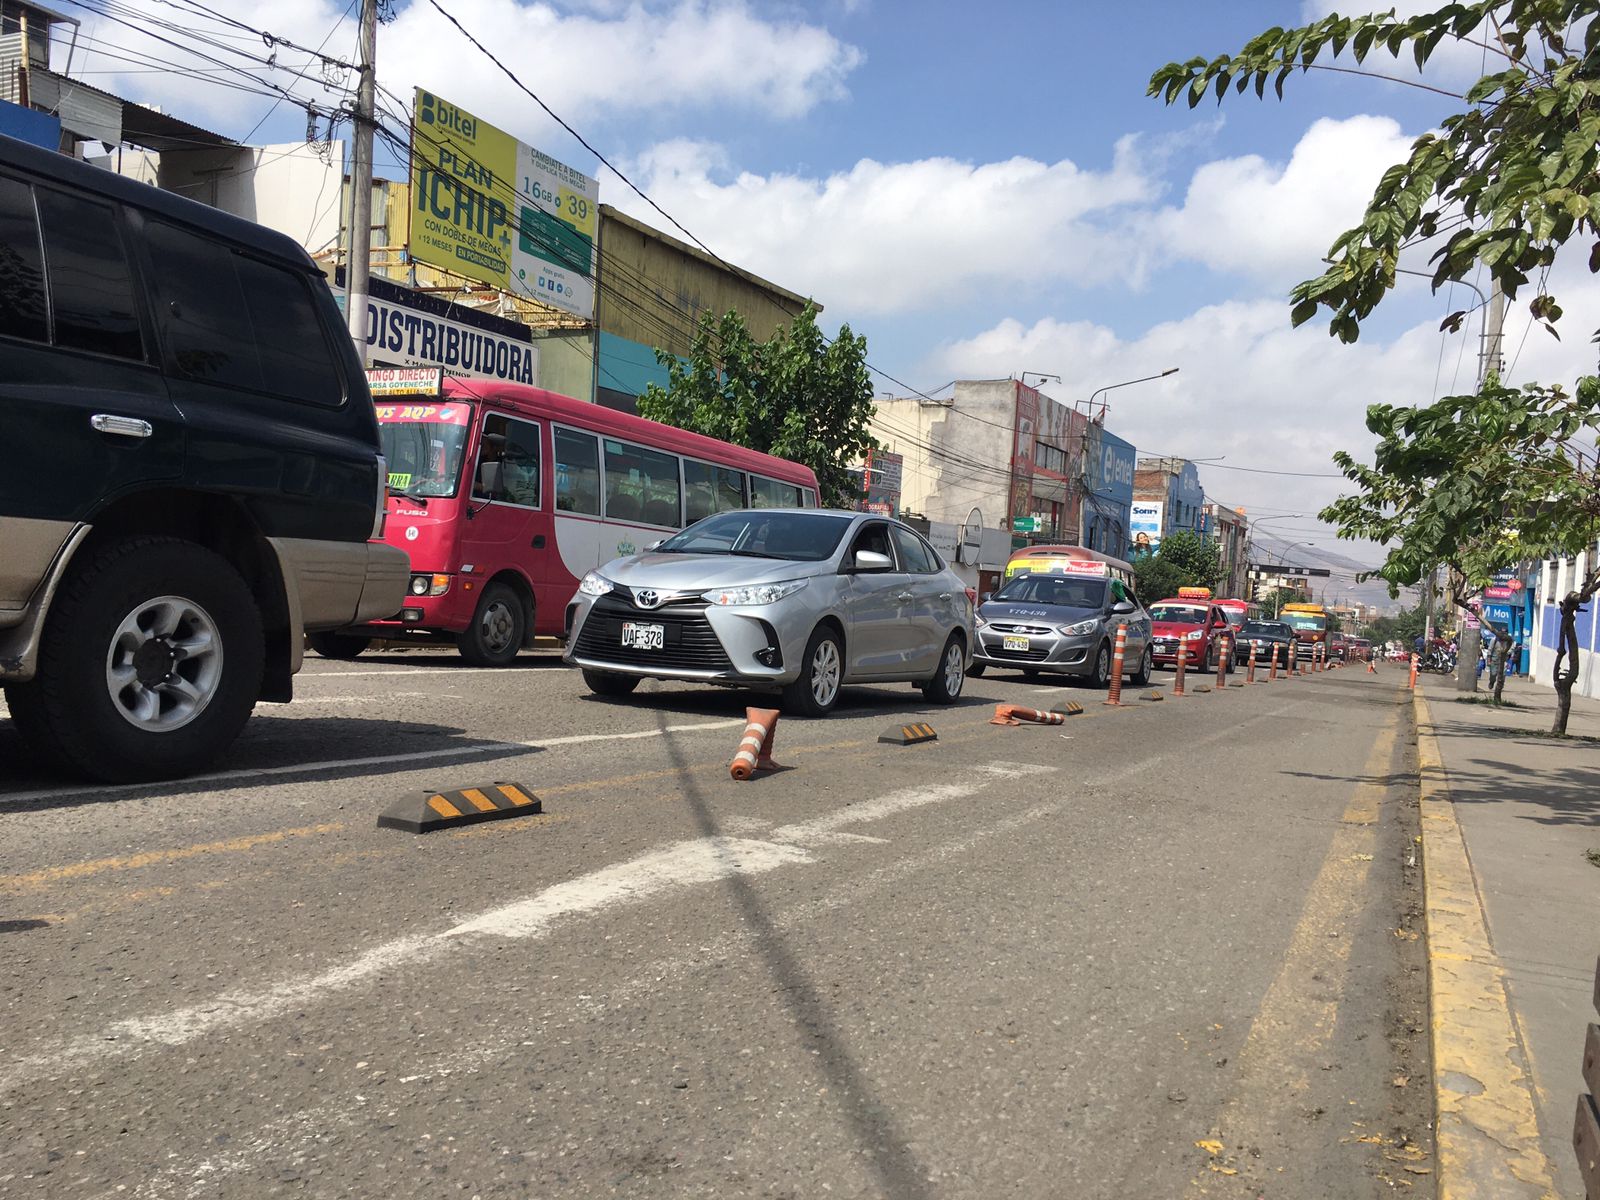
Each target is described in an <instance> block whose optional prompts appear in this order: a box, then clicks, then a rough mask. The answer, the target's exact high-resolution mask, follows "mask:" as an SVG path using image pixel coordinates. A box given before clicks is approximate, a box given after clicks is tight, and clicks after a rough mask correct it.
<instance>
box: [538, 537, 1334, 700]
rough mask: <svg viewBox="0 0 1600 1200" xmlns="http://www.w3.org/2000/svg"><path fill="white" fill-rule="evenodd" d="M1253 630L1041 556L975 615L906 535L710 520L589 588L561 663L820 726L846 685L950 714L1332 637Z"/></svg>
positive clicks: (933, 555)
mask: <svg viewBox="0 0 1600 1200" xmlns="http://www.w3.org/2000/svg"><path fill="white" fill-rule="evenodd" d="M1300 607H1301V608H1302V610H1304V611H1301V612H1299V613H1296V614H1289V613H1288V612H1287V611H1286V613H1285V616H1286V617H1288V618H1289V619H1286V620H1265V619H1262V618H1261V617H1260V615H1259V614H1258V613H1257V612H1256V611H1255V610H1254V608H1253V606H1251V605H1250V604H1248V603H1247V602H1245V601H1243V600H1230V599H1214V598H1213V597H1212V595H1211V592H1210V591H1209V590H1208V589H1205V588H1182V589H1180V590H1179V594H1178V595H1177V596H1175V597H1172V598H1170V599H1166V600H1162V601H1160V602H1158V603H1155V604H1151V605H1149V606H1148V607H1146V606H1145V605H1143V604H1142V603H1141V602H1140V600H1139V598H1138V596H1137V595H1136V594H1135V592H1134V577H1133V570H1132V567H1131V566H1130V565H1129V564H1128V563H1126V562H1124V561H1122V560H1120V559H1116V558H1112V557H1111V556H1109V555H1106V554H1101V553H1098V552H1096V551H1093V550H1089V549H1086V548H1084V547H1081V546H1040V547H1032V548H1029V549H1026V550H1023V551H1020V552H1019V553H1017V554H1016V555H1014V556H1013V557H1012V559H1011V561H1010V562H1009V563H1008V564H1007V567H1006V573H1005V578H1004V581H1003V583H1002V585H1001V586H1000V587H999V588H998V589H997V590H996V591H995V592H994V593H992V594H990V595H987V596H985V597H983V598H982V600H981V602H979V601H978V598H977V597H976V595H975V593H974V592H973V590H972V589H971V588H969V587H967V586H965V584H964V583H963V582H962V580H961V578H960V577H959V576H958V575H957V574H956V573H955V571H954V570H952V569H951V568H950V566H949V565H948V564H946V563H945V562H944V561H943V559H942V558H941V557H940V556H939V554H938V552H937V551H936V550H934V548H933V547H932V546H931V545H929V544H928V542H927V541H926V540H925V539H924V538H923V537H922V536H921V535H920V534H918V533H917V532H916V531H915V530H913V529H911V528H910V527H908V526H906V525H904V524H902V523H901V522H899V521H896V520H892V519H890V518H886V517H881V516H876V515H873V514H864V513H849V512H841V511H835V510H828V509H814V508H802V509H761V510H737V511H733V512H727V513H720V514H717V515H715V516H713V517H710V518H708V519H705V520H702V521H700V522H698V523H696V524H693V525H691V526H689V527H688V528H686V529H684V530H683V531H682V532H681V533H678V534H675V535H673V536H671V537H668V538H665V539H663V540H661V541H659V542H656V543H654V544H652V545H651V546H649V547H648V548H646V550H645V551H644V552H643V553H639V554H633V555H629V556H625V557H621V558H618V559H615V560H613V561H612V562H609V563H606V564H604V565H602V566H601V567H599V568H597V569H596V570H594V571H591V572H589V573H588V574H587V575H586V576H585V577H584V578H583V580H582V581H581V583H580V584H579V587H578V592H577V596H576V597H575V598H574V600H573V601H572V603H571V605H570V606H569V610H568V613H567V619H566V625H567V629H568V634H567V638H566V659H567V661H568V662H570V663H572V664H573V665H575V666H577V667H579V668H580V669H581V670H582V671H583V676H584V679H585V682H586V683H587V684H588V686H589V688H590V690H591V691H593V692H595V693H597V694H600V695H606V696H622V695H626V694H628V693H630V692H632V691H633V689H634V688H635V687H636V686H637V685H638V683H639V682H640V680H642V679H647V678H656V679H670V680H683V681H692V682H702V683H715V684H724V685H733V686H740V687H748V688H753V689H763V690H772V691H778V692H780V693H781V696H782V703H783V707H784V709H785V710H786V711H789V712H792V713H798V714H801V715H806V716H823V715H826V714H827V713H828V712H829V711H830V710H831V709H832V708H833V707H834V705H835V704H836V703H837V702H838V700H839V696H840V691H841V689H842V688H843V686H844V685H846V684H852V683H892V682H910V683H913V684H915V685H917V686H918V687H920V688H921V689H922V691H923V693H924V695H925V696H926V697H927V698H928V699H929V700H932V701H934V702H936V703H946V704H948V703H953V702H954V701H955V700H957V699H958V698H959V697H960V695H961V692H962V687H963V680H964V678H965V677H966V676H977V675H982V674H984V673H985V672H986V671H989V670H1002V669H1003V670H1015V671H1021V672H1022V673H1023V674H1024V675H1025V676H1028V677H1036V676H1040V675H1045V674H1050V675H1058V676H1068V677H1076V678H1079V679H1082V680H1084V681H1086V682H1087V683H1088V684H1089V685H1090V686H1093V687H1100V688H1103V687H1105V686H1107V685H1108V684H1109V682H1110V679H1111V676H1112V674H1113V673H1114V672H1115V671H1116V670H1117V657H1116V655H1117V651H1118V648H1119V646H1118V643H1119V641H1120V642H1121V646H1120V649H1121V652H1122V659H1121V669H1122V673H1123V674H1124V675H1125V676H1126V677H1127V678H1129V679H1130V680H1131V681H1132V682H1133V683H1134V684H1135V685H1136V686H1143V685H1145V684H1148V683H1149V682H1150V679H1151V676H1152V674H1153V673H1154V671H1155V669H1156V668H1157V667H1158V666H1161V667H1175V666H1176V665H1177V663H1178V660H1179V657H1180V654H1181V655H1182V656H1183V658H1184V661H1185V663H1186V664H1188V665H1190V666H1192V667H1193V669H1195V670H1206V671H1213V672H1214V671H1216V670H1218V669H1219V668H1220V669H1224V670H1231V669H1232V667H1233V666H1234V665H1235V663H1241V664H1242V663H1246V662H1248V661H1249V660H1250V658H1251V656H1252V654H1253V655H1254V656H1255V658H1256V661H1257V662H1258V663H1259V664H1261V665H1266V664H1270V663H1273V662H1276V663H1278V664H1279V665H1280V666H1287V665H1288V664H1289V663H1290V662H1291V661H1293V660H1294V659H1295V658H1297V657H1308V656H1309V654H1310V652H1311V647H1312V646H1314V645H1315V644H1316V643H1317V642H1319V641H1322V640H1325V639H1326V637H1327V631H1326V618H1325V616H1324V615H1321V614H1320V613H1313V612H1311V611H1309V608H1310V606H1300Z"/></svg>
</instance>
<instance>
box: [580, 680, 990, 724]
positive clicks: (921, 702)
mask: <svg viewBox="0 0 1600 1200" xmlns="http://www.w3.org/2000/svg"><path fill="white" fill-rule="evenodd" d="M579 699H580V701H581V702H583V703H585V704H604V705H607V706H610V707H615V708H623V709H638V710H640V711H642V712H656V713H670V714H673V715H676V716H713V717H742V716H743V715H744V710H745V709H746V708H777V707H778V696H777V694H776V693H774V692H758V691H746V690H744V689H742V688H696V689H693V690H690V689H687V688H686V689H684V690H681V691H680V690H677V689H674V690H671V691H668V690H660V691H656V690H651V691H640V692H634V693H633V694H631V695H628V696H616V697H609V696H596V695H593V694H592V693H585V694H583V695H581V696H580V697H579ZM993 703H994V701H993V700H982V699H979V698H977V697H975V696H966V695H963V696H962V697H961V699H959V700H957V701H956V702H955V703H954V704H932V703H930V702H929V701H927V700H925V699H923V697H922V693H921V692H918V691H912V690H911V685H910V684H884V685H882V686H880V687H846V688H844V689H842V690H841V691H840V693H839V702H838V704H837V706H836V707H835V708H834V710H833V712H832V713H830V714H829V716H828V717H825V718H823V720H828V719H830V718H839V717H843V718H849V717H870V716H877V715H880V714H888V715H896V716H897V715H900V714H902V713H928V712H938V711H942V710H949V709H961V708H977V707H981V706H982V705H985V704H993ZM790 719H793V720H800V719H802V718H790Z"/></svg>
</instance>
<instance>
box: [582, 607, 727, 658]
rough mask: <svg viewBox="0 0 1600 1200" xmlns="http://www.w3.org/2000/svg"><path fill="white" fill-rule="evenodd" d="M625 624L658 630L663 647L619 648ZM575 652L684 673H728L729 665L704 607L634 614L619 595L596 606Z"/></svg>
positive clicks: (634, 609)
mask: <svg viewBox="0 0 1600 1200" xmlns="http://www.w3.org/2000/svg"><path fill="white" fill-rule="evenodd" d="M624 621H634V622H637V623H639V624H644V625H660V626H661V627H662V630H663V633H662V638H663V641H664V642H665V644H664V645H663V646H662V648H661V649H659V650H640V649H638V648H636V647H633V646H624V645H623V644H622V625H623V622H624ZM573 652H574V654H576V655H577V656H578V657H580V658H586V659H590V660H591V661H597V662H608V663H616V664H618V665H619V666H628V667H664V668H667V669H678V670H687V671H732V670H733V662H732V661H731V660H730V659H729V658H728V652H727V651H726V650H724V649H723V648H722V641H721V639H719V638H718V637H717V633H716V630H714V629H712V628H711V622H710V621H708V620H706V605H705V604H703V603H701V604H694V605H690V604H669V605H666V606H664V607H662V608H658V609H641V608H635V607H634V606H633V605H632V604H630V603H629V602H628V600H627V599H626V598H625V597H622V596H619V595H617V594H612V595H610V596H602V597H601V598H600V599H598V600H596V601H595V602H594V606H593V607H592V608H591V609H590V610H589V616H588V617H587V618H586V619H585V620H584V622H583V629H582V630H581V631H580V632H579V633H578V641H577V644H576V645H575V646H574V647H573Z"/></svg>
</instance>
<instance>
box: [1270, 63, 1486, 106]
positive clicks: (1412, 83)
mask: <svg viewBox="0 0 1600 1200" xmlns="http://www.w3.org/2000/svg"><path fill="white" fill-rule="evenodd" d="M1290 65H1291V66H1295V67H1300V68H1301V69H1302V70H1306V71H1332V72H1334V73H1335V74H1337V75H1360V76H1361V77H1362V78H1363V79H1386V80H1388V81H1389V82H1390V83H1398V84H1401V85H1402V86H1404V87H1413V88H1419V89H1420V90H1422V91H1424V92H1432V93H1433V94H1434V95H1436V96H1448V97H1449V98H1450V99H1452V100H1465V99H1466V98H1467V97H1466V94H1465V93H1463V92H1450V91H1446V90H1445V89H1444V88H1438V87H1434V86H1433V85H1432V84H1431V83H1419V82H1418V81H1417V80H1415V79H1400V78H1397V77H1396V76H1394V75H1384V74H1381V73H1380V72H1378V71H1358V70H1356V69H1355V68H1354V67H1331V66H1327V65H1325V64H1323V63H1305V64H1301V63H1292V64H1290Z"/></svg>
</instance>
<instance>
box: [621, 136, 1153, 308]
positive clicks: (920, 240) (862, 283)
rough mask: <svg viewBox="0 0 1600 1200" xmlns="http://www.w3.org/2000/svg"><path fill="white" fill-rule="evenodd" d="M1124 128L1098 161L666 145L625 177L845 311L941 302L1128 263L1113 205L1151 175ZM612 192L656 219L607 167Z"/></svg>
mask: <svg viewBox="0 0 1600 1200" xmlns="http://www.w3.org/2000/svg"><path fill="white" fill-rule="evenodd" d="M1134 151H1135V142H1134V139H1132V138H1124V139H1123V140H1122V141H1120V142H1119V143H1118V145H1117V150H1116V154H1115V158H1114V162H1113V164H1112V166H1111V167H1110V169H1108V170H1105V171H1093V170H1084V169H1082V168H1080V167H1079V166H1077V165H1076V164H1075V163H1072V162H1070V161H1068V160H1065V159H1063V160H1062V161H1060V162H1055V163H1044V162H1039V161H1037V160H1035V159H1030V158H1021V157H1018V158H1012V159H1007V160H1005V161H1003V162H993V163H970V162H962V161H958V160H956V159H951V158H928V159H921V160H917V161H914V162H903V163H883V162H877V161H875V160H873V159H862V160H860V161H859V162H857V163H856V164H855V165H854V166H852V167H851V168H850V169H849V170H845V171H839V172H836V173H834V174H831V175H828V176H826V177H807V176H802V175H796V174H781V173H775V174H771V175H757V174H753V173H750V172H743V173H738V174H732V173H730V172H728V171H727V170H726V167H727V163H726V158H725V156H724V154H723V153H722V151H721V150H720V149H719V148H717V147H715V146H708V145H705V144H702V143H694V142H673V143H669V144H666V145H662V146H658V147H656V148H655V149H654V150H652V151H650V152H649V153H648V154H646V155H644V156H642V157H641V158H640V160H639V161H638V162H637V163H636V164H633V168H634V174H633V178H634V179H635V181H636V182H638V183H639V184H640V186H641V187H643V188H644V190H645V191H646V192H648V193H649V194H650V195H651V196H652V197H653V198H654V199H655V200H656V201H657V202H658V203H660V204H661V205H662V207H663V208H665V209H666V210H667V211H668V212H672V213H675V214H679V213H682V214H691V216H686V217H684V218H683V219H684V220H685V221H686V223H688V224H689V225H690V227H691V228H692V229H695V230H696V231H697V232H698V231H701V230H704V231H706V232H705V233H703V234H702V236H704V237H706V238H707V239H708V242H709V244H710V245H711V247H712V249H714V250H715V251H716V252H717V253H718V254H719V255H721V256H722V257H723V258H726V259H727V260H728V261H730V262H734V263H738V264H739V265H740V266H743V267H746V268H748V269H750V270H752V271H755V272H758V273H759V274H762V275H764V276H766V277H768V278H770V279H773V280H774V281H777V282H780V283H782V284H783V285H784V286H786V287H790V288H792V289H794V290H796V291H799V292H803V293H810V294H814V295H816V296H817V297H818V298H819V299H821V300H823V301H824V303H826V304H827V305H828V306H829V307H830V309H832V310H834V311H842V312H844V313H847V314H851V315H852V316H853V315H854V314H858V313H888V312H899V311H908V310H919V309H922V310H925V309H930V308H936V307H946V306H948V305H949V304H950V303H951V301H952V299H954V298H960V297H964V296H965V295H966V294H967V293H968V290H969V289H971V288H974V287H987V288H996V287H1004V288H1005V289H1007V290H1014V289H1016V288H1018V287H1028V286H1030V285H1035V284H1041V283H1047V282H1055V281H1059V280H1063V279H1066V280H1071V281H1073V282H1075V283H1079V284H1090V283H1104V282H1108V281H1111V280H1115V279H1121V278H1124V277H1125V276H1126V275H1127V273H1128V269H1129V268H1128V265H1127V260H1126V258H1125V257H1124V255H1123V253H1122V251H1123V248H1124V247H1125V246H1126V244H1127V239H1126V238H1125V236H1124V233H1123V231H1121V230H1119V229H1118V228H1117V225H1118V222H1119V221H1120V220H1121V217H1120V215H1119V214H1123V213H1125V212H1127V211H1129V210H1130V209H1131V208H1133V207H1134V206H1140V205H1144V204H1147V203H1148V202H1149V201H1151V200H1152V199H1153V198H1154V196H1155V190H1156V185H1155V184H1154V182H1153V181H1152V180H1151V179H1150V178H1148V177H1147V175H1146V174H1145V172H1144V171H1143V170H1142V168H1141V166H1140V163H1139V161H1138V159H1137V156H1136V154H1135V152H1134ZM601 186H602V189H603V190H606V191H608V192H609V196H610V198H611V201H612V202H613V203H615V204H617V205H618V206H619V207H623V208H627V209H629V210H630V211H633V212H634V213H635V214H636V215H638V216H639V217H640V218H641V219H644V220H654V221H659V217H656V216H655V215H654V214H652V213H650V212H649V211H648V209H647V208H646V207H645V206H644V205H643V204H642V203H641V202H639V201H638V200H637V198H635V197H632V196H630V195H628V194H627V193H626V192H625V189H624V188H623V187H622V185H621V184H620V183H619V182H617V181H616V180H615V178H614V177H608V178H607V179H606V180H603V181H602V184H601Z"/></svg>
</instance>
